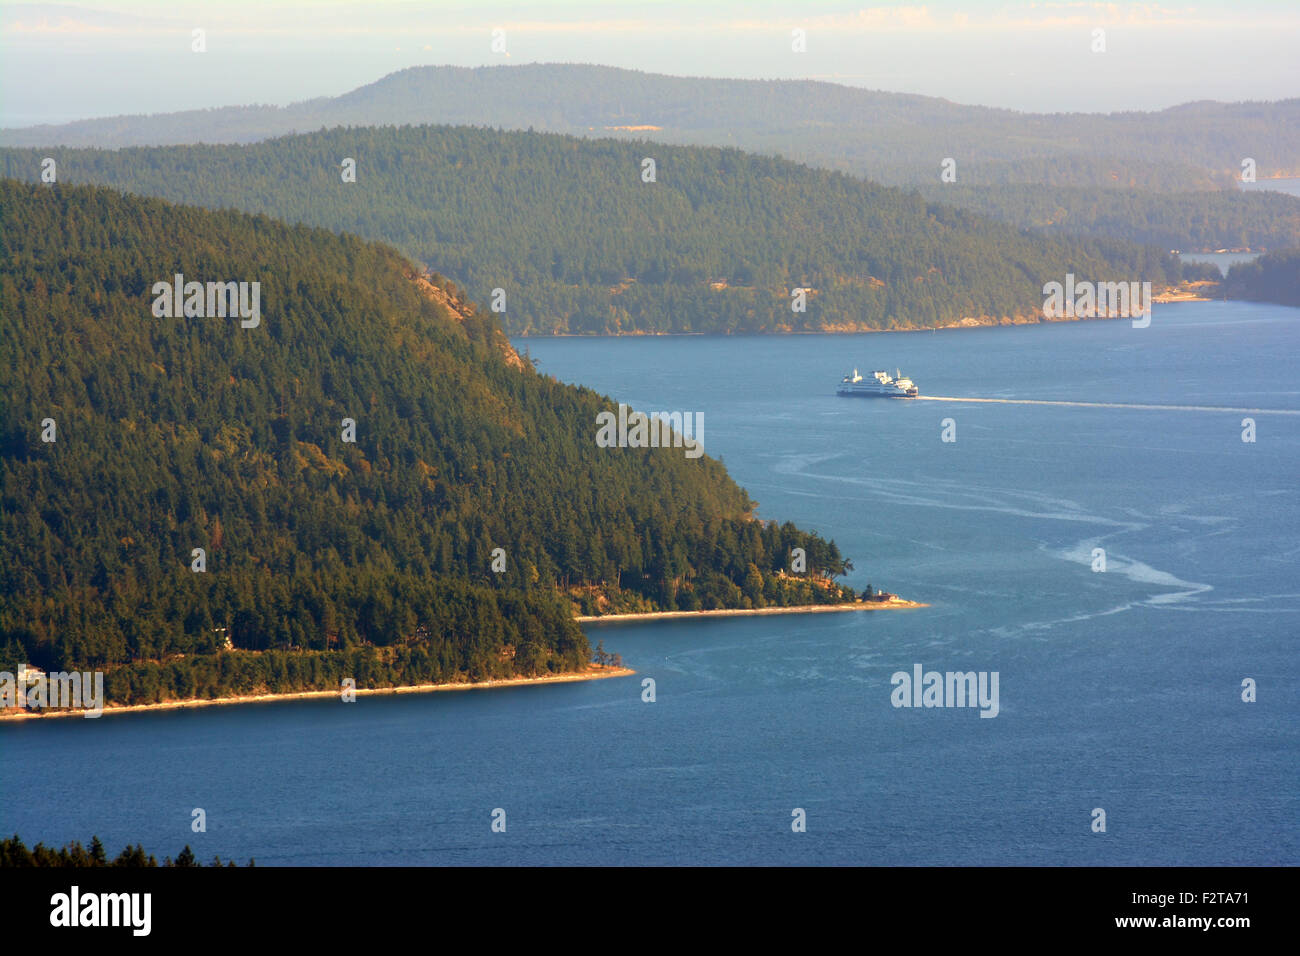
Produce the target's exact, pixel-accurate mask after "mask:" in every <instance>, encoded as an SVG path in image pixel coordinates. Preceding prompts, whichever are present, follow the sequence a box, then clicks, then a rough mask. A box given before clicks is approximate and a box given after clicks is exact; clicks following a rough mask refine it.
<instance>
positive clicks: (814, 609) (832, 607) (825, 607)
mask: <svg viewBox="0 0 1300 956" xmlns="http://www.w3.org/2000/svg"><path fill="white" fill-rule="evenodd" d="M929 606H930V605H928V604H921V603H920V602H918V601H904V600H903V599H902V598H895V599H894V600H892V601H878V602H875V601H873V602H867V601H859V602H855V603H853V604H796V605H792V606H790V607H756V608H751V609H748V610H746V609H743V608H723V609H721V610H717V611H647V612H645V613H639V614H600V615H597V616H595V617H592V616H589V615H588V616H584V617H576V618H574V620H575V621H577V622H578V623H579V624H600V623H603V622H605V621H609V622H614V621H671V620H673V619H675V618H676V619H682V618H691V619H696V618H706V617H750V616H753V615H756V614H829V613H832V612H836V611H891V610H898V609H901V608H909V607H929Z"/></svg>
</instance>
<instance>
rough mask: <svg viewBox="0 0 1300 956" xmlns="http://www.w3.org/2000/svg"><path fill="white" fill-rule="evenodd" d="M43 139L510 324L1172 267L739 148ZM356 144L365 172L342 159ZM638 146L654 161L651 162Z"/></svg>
mask: <svg viewBox="0 0 1300 956" xmlns="http://www.w3.org/2000/svg"><path fill="white" fill-rule="evenodd" d="M54 154H55V155H54V156H53V157H52V158H53V159H55V161H56V163H57V171H58V180H59V182H73V183H84V182H94V183H100V184H105V185H111V186H116V187H119V188H122V189H125V190H129V191H132V192H139V193H145V194H151V195H158V196H162V197H165V198H169V199H173V200H176V201H182V202H187V203H195V204H199V205H204V206H210V207H222V206H234V207H237V208H241V209H245V210H248V211H257V212H266V213H269V214H271V215H274V216H276V217H278V218H282V219H286V220H289V221H291V222H305V223H311V224H314V225H320V226H326V227H329V228H331V229H335V230H342V231H347V232H353V233H357V234H359V235H363V236H366V237H369V238H375V239H383V240H386V241H389V242H392V243H394V244H395V245H397V246H398V247H399V248H400V249H401V250H402V251H403V252H405V253H407V254H408V255H410V256H413V257H415V258H417V259H419V260H421V261H423V262H425V263H429V264H431V265H432V266H433V267H434V268H436V269H438V270H439V271H440V272H442V273H443V274H444V275H447V276H449V277H450V278H452V279H453V280H455V281H457V282H459V283H461V284H463V285H464V286H465V288H466V290H467V291H468V293H469V294H470V296H471V297H472V298H473V299H475V300H476V301H480V302H490V301H492V299H493V290H495V289H500V290H502V291H503V293H504V302H502V303H501V304H503V305H504V307H505V312H504V314H503V315H502V319H503V322H504V324H505V327H506V329H507V331H509V332H511V333H514V334H517V333H530V334H537V333H540V334H548V333H556V332H628V331H645V332H687V331H693V332H758V331H773V330H817V329H835V328H839V329H846V328H870V329H877V328H879V329H899V328H923V327H931V326H938V325H945V324H952V323H957V322H960V321H961V320H963V319H966V318H987V319H993V320H997V319H1003V318H1018V319H1022V320H1029V321H1034V320H1036V319H1037V318H1038V317H1039V316H1040V315H1041V308H1042V286H1043V284H1044V283H1045V282H1048V281H1052V280H1054V279H1055V280H1059V279H1061V278H1062V277H1063V276H1065V275H1066V274H1067V273H1073V274H1075V275H1077V276H1087V277H1091V278H1093V279H1096V280H1099V281H1110V280H1115V281H1135V280H1140V279H1141V280H1149V281H1152V282H1153V283H1155V284H1156V285H1157V286H1159V285H1161V284H1167V283H1171V282H1175V281H1176V280H1177V279H1178V276H1179V266H1178V263H1177V261H1176V259H1175V258H1174V257H1172V256H1169V255H1168V254H1167V251H1166V250H1161V249H1158V248H1156V247H1150V246H1147V247H1144V246H1138V245H1134V244H1130V243H1123V242H1118V241H1111V240H1101V239H1077V240H1076V239H1072V238H1071V239H1066V238H1060V237H1049V238H1043V237H1041V236H1037V235H1027V234H1024V233H1022V232H1021V231H1020V230H1018V229H1016V228H1015V227H1013V226H1010V225H1005V224H1000V223H997V222H992V221H989V220H987V219H985V218H983V217H980V216H978V215H976V214H974V213H970V212H967V211H964V210H961V209H956V208H953V207H950V206H945V205H939V204H935V203H928V202H926V201H925V200H923V199H922V198H920V197H919V196H917V195H915V194H914V193H910V192H906V191H903V190H898V189H891V188H886V187H881V186H877V185H875V184H873V183H870V182H866V181H864V180H861V179H858V178H856V177H852V176H847V175H844V174H840V173H832V172H827V171H824V170H815V169H809V168H808V167H805V166H801V165H798V164H795V163H790V162H787V161H785V160H780V159H775V158H771V157H765V156H755V155H750V154H746V153H741V152H739V151H736V150H723V149H702V148H684V147H669V146H663V145H657V144H649V143H635V142H623V141H616V140H595V141H593V140H583V139H575V138H572V137H567V136H556V135H550V134H541V133H527V132H524V133H519V132H514V133H507V132H499V131H493V130H485V129H474V128H468V127H432V126H423V127H402V128H387V127H381V128H364V129H335V130H328V131H323V132H318V133H310V134H304V135H301V136H292V137H285V138H282V139H277V140H271V141H269V142H264V143H257V144H253V145H248V146H176V147H166V148H140V149H126V150H120V151H108V150H70V149H69V150H55V151H54ZM43 156H44V153H43V151H39V150H4V151H0V172H3V174H4V175H7V176H13V177H17V178H22V179H28V180H34V179H36V178H37V177H38V176H39V174H40V169H41V160H42V157H43ZM349 158H350V159H353V160H355V162H356V181H355V182H345V181H344V177H343V166H342V164H343V162H344V160H345V159H349ZM646 158H651V159H653V160H654V162H655V169H654V181H653V182H646V181H644V179H643V171H644V169H645V166H644V160H645V159H646ZM794 289H807V290H810V291H809V292H808V293H807V302H806V310H805V311H794V310H793V309H792V290H794ZM498 301H500V300H499V299H498Z"/></svg>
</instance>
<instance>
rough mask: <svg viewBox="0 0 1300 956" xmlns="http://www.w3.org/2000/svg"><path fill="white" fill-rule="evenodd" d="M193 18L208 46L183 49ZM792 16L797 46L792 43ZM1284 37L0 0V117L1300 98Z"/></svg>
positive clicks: (1160, 17) (1236, 2)
mask: <svg viewBox="0 0 1300 956" xmlns="http://www.w3.org/2000/svg"><path fill="white" fill-rule="evenodd" d="M195 28H202V29H203V30H204V31H205V33H206V45H207V50H206V52H205V53H202V54H199V53H194V52H192V50H191V45H192V33H191V31H192V30H194V29H195ZM796 28H798V29H802V30H804V31H806V37H807V41H806V45H807V49H806V52H803V53H796V52H794V51H793V50H792V49H791V46H792V40H791V31H792V30H794V29H796ZM494 29H500V30H503V31H504V38H505V47H506V49H505V51H504V52H493V50H492V48H491V44H492V31H493V30H494ZM1095 30H1103V31H1105V34H1104V40H1105V52H1093V50H1092V46H1093V44H1094V31H1095ZM1297 51H1300V0H1276V2H1272V0H1226V2H1219V0H1213V2H1196V3H1179V2H1177V0H1170V2H1165V3H1143V2H1138V3H1073V2H978V0H965V2H959V0H939V2H928V3H910V2H898V3H875V4H870V5H868V4H862V3H842V2H817V0H809V2H799V0H790V2H784V3H779V2H764V0H757V2H743V3H742V2H718V0H685V2H683V0H663V2H653V0H642V2H635V3H617V2H613V0H603V2H575V0H550V2H544V0H514V2H492V0H477V2H476V0H447V2H438V0H434V2H422V0H374V2H355V0H315V2H297V0H269V2H265V3H264V2H258V0H248V2H235V0H227V2H202V3H199V2H188V0H134V2H132V0H121V2H116V0H105V2H99V0H84V2H81V3H78V4H60V3H13V2H6V0H0V125H9V126H13V125H27V124H31V123H38V122H63V121H66V120H69V119H76V118H81V117H88V116H108V115H113V114H118V113H149V112H166V111H170V110H178V109H190V108H196V107H208V106H225V105H232V104H246V103H277V104H284V103H288V102H292V101H294V100H300V99H307V98H310V97H313V96H324V95H334V94H338V93H342V92H345V91H347V90H350V89H353V88H355V87H357V86H360V85H363V84H365V83H369V82H371V81H373V80H376V79H378V78H379V77H381V76H383V75H385V74H387V73H391V72H393V71H394V70H399V69H403V68H405V67H408V66H413V65H420V64H454V65H459V66H479V65H485V64H511V63H530V62H569V63H601V64H608V65H611V66H622V67H629V68H633V69H639V70H648V71H653V72H660V73H671V74H677V75H694V76H735V77H752V78H789V77H804V78H817V79H827V80H834V81H837V82H841V83H846V84H851V85H855V86H865V87H870V88H873V89H881V90H892V91H899V92H909V93H924V94H928V95H932V96H942V97H946V98H948V99H951V100H956V101H958V102H963V103H981V104H988V105H992V106H1006V107H1013V108H1016V109H1024V110H1034V111H1047V112H1051V111H1060V110H1089V111H1110V110H1120V109H1159V108H1162V107H1165V106H1171V105H1173V104H1176V103H1182V102H1187V101H1189V100H1198V99H1217V100H1245V99H1281V98H1284V97H1293V96H1300V65H1298V64H1300V53H1298V52H1297Z"/></svg>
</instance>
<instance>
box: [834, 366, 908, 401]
mask: <svg viewBox="0 0 1300 956" xmlns="http://www.w3.org/2000/svg"><path fill="white" fill-rule="evenodd" d="M835 394H836V395H849V396H860V397H863V398H916V396H917V395H919V394H921V393H920V391H919V390H918V389H917V387H916V385H915V384H914V383H913V382H912V380H911V379H910V378H904V377H903V373H902V372H900V371H899V370H898V369H894V374H893V375H892V376H891V375H890V374H889V373H888V372H872V373H871V378H863V377H862V376H861V375H859V374H858V370H857V369H854V370H853V374H852V375H845V376H844V379H843V381H841V382H840V387H839V388H838V389H837V390H836V392H835Z"/></svg>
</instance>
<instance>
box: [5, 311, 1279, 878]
mask: <svg viewBox="0 0 1300 956" xmlns="http://www.w3.org/2000/svg"><path fill="white" fill-rule="evenodd" d="M521 344H526V345H527V347H528V349H529V350H530V352H531V354H532V356H533V357H534V358H537V359H539V360H540V369H541V371H543V372H546V373H550V374H553V375H556V376H557V377H559V378H561V379H563V380H566V381H572V382H582V383H584V384H587V385H591V386H593V387H595V388H597V389H599V390H601V391H603V392H606V393H608V394H611V395H615V396H617V397H619V398H621V399H623V400H625V401H628V402H629V403H631V404H633V405H636V406H639V407H641V408H643V409H645V410H647V411H653V410H663V411H674V410H676V411H689V412H696V411H698V412H702V413H703V414H704V420H705V432H704V444H705V448H706V450H707V451H708V453H709V454H711V455H720V456H721V457H722V458H723V459H724V460H725V461H726V463H727V465H728V467H729V469H730V471H731V473H732V474H733V475H734V477H735V478H736V479H737V480H738V481H739V482H740V483H741V484H743V485H744V486H745V487H746V488H748V489H749V491H750V493H751V495H753V497H755V498H756V499H758V500H759V501H760V503H761V506H760V515H761V516H763V517H779V518H781V519H782V520H785V519H791V520H794V521H796V522H797V523H799V524H800V525H802V526H805V527H808V528H813V529H816V530H818V531H819V532H821V533H822V534H824V535H827V536H830V537H833V538H834V539H835V540H836V542H837V543H838V544H839V546H840V548H841V549H842V551H843V552H844V553H845V554H847V555H848V556H850V557H851V558H852V559H853V560H854V563H855V565H856V570H855V571H854V572H853V574H852V575H851V577H850V580H851V582H852V583H853V584H854V585H855V586H857V587H862V586H864V585H865V584H866V583H867V582H868V581H870V582H871V583H873V584H875V585H876V586H878V587H885V588H888V589H889V590H893V591H897V592H899V593H901V594H903V595H904V596H906V597H910V598H914V599H918V600H924V601H927V602H929V603H930V604H931V607H929V608H924V609H918V610H913V611H885V612H876V613H854V614H828V615H814V616H798V617H785V618H756V619H743V618H742V619H730V620H700V621H685V622H671V623H654V624H605V625H598V626H593V627H591V628H590V629H589V631H588V633H589V635H590V636H591V637H592V641H593V643H594V642H595V640H596V637H597V635H598V636H599V637H600V638H601V639H603V640H604V643H605V646H606V648H607V649H608V650H610V651H617V652H619V653H620V654H622V656H623V658H624V659H625V661H626V662H627V663H628V664H630V665H631V666H632V667H635V668H636V669H637V670H638V672H639V673H638V675H637V676H636V677H632V678H623V679H614V680H605V681H597V682H591V683H584V684H568V685H559V686H550V687H532V688H518V689H509V690H499V691H472V692H465V693H454V694H432V695H415V696H405V697H379V698H375V697H371V698H362V699H360V700H359V701H358V702H357V703H355V704H342V703H337V702H333V701H328V702H317V701H312V702H301V703H280V704H267V705H257V706H248V707H228V708H209V709H206V710H202V711H194V712H188V713H185V712H178V713H168V714H150V715H117V716H111V717H104V718H102V719H100V720H98V721H91V720H81V719H71V720H59V721H43V722H31V723H29V724H27V725H23V726H14V725H6V726H3V727H2V728H0V753H3V757H4V759H3V761H2V762H0V831H3V832H5V833H12V832H15V831H16V832H18V833H21V834H22V835H23V836H24V837H25V838H26V839H27V840H28V841H29V842H34V841H35V840H37V839H42V840H45V841H46V842H47V843H62V842H64V841H67V840H71V839H80V840H83V841H84V840H87V839H88V838H89V836H90V834H91V833H98V834H99V835H100V836H101V838H103V839H104V840H105V842H106V844H107V845H108V846H109V848H110V849H112V850H116V849H117V848H119V847H120V846H121V845H123V844H125V843H127V842H128V841H129V842H136V841H140V842H142V843H143V844H144V845H145V847H146V848H147V849H149V850H150V851H152V852H155V853H157V854H159V855H160V856H161V855H162V854H164V853H167V854H175V853H176V852H177V851H178V850H179V849H180V848H181V846H182V845H184V844H185V843H190V844H191V845H193V846H194V847H195V849H196V851H197V852H199V853H200V855H201V856H208V857H210V856H211V855H212V854H213V853H220V854H221V855H222V856H223V857H226V856H231V855H233V856H235V857H237V858H240V859H244V858H247V857H249V856H254V857H256V858H257V860H258V862H259V863H260V864H342V863H365V864H399V863H402V864H441V863H487V864H497V863H500V864H509V863H524V864H565V863H616V864H617V863H774V864H794V863H855V864H1016V863H1025V864H1044V865H1074V864H1243V863H1252V864H1253V863H1284V864H1291V865H1294V864H1297V863H1300V837H1298V836H1297V826H1296V824H1297V818H1298V813H1297V811H1300V801H1297V797H1296V781H1297V778H1298V776H1300V774H1298V773H1297V771H1298V770H1300V757H1298V755H1300V730H1298V725H1297V720H1296V718H1297V715H1298V714H1300V693H1298V688H1300V684H1298V681H1297V676H1298V675H1297V654H1296V632H1297V624H1300V581H1298V580H1297V575H1296V568H1297V564H1298V563H1300V560H1298V559H1300V502H1298V501H1297V476H1298V475H1300V415H1294V414H1293V415H1285V414H1272V413H1265V412H1256V413H1251V414H1250V416H1249V417H1252V418H1254V420H1255V422H1256V430H1257V440H1256V441H1255V442H1254V443H1245V442H1243V441H1242V440H1241V434H1242V424H1241V421H1242V419H1243V418H1244V417H1247V415H1246V414H1245V413H1241V412H1235V411H1234V412H1216V411H1197V410H1192V409H1190V408H1182V409H1179V408H1169V409H1159V410H1153V409H1138V408H1096V407H1086V406H1068V405H1054V406H1040V405H1017V404H971V403H959V402H947V401H934V400H931V399H927V400H922V401H914V402H900V401H880V400H877V401H864V400H853V399H839V398H836V397H835V396H834V385H835V383H836V382H838V380H839V378H840V376H841V375H842V374H844V372H846V371H848V370H849V368H851V367H852V366H853V365H857V366H858V367H859V368H861V369H862V370H864V371H867V370H870V369H873V368H884V367H888V368H890V369H892V368H893V367H895V366H900V367H901V368H902V369H903V371H904V372H905V373H907V374H908V375H910V376H911V377H912V378H914V379H915V380H916V382H917V384H918V385H919V387H920V389H921V392H922V394H923V395H926V396H934V395H941V396H951V397H983V398H1002V399H1008V400H1017V399H1040V400H1061V401H1078V402H1097V401H1101V402H1113V403H1131V404H1161V405H1173V406H1179V405H1181V406H1204V405H1214V406H1229V407H1246V408H1255V409H1281V410H1291V411H1293V412H1294V411H1300V375H1298V374H1297V371H1298V369H1297V356H1298V355H1300V310H1294V309H1285V308H1281V307H1273V306H1267V305H1248V304H1239V303H1192V304H1179V305H1174V306H1164V307H1162V306H1156V309H1155V313H1154V317H1153V320H1152V323H1151V326H1150V327H1149V328H1147V329H1134V328H1132V327H1131V323H1130V322H1128V321H1127V320H1117V321H1109V322H1084V323H1070V324H1060V325H1048V326H1035V327H1021V328H1007V329H975V330H961V331H949V332H937V333H904V334H891V335H880V334H878V335H840V336H795V337H783V338H734V339H731V338H701V337H682V338H627V339H553V340H528V341H527V342H526V343H521ZM944 418H952V419H953V421H954V424H955V428H956V439H957V440H956V441H955V442H952V443H945V442H942V441H941V440H940V439H941V420H942V419H944ZM594 427H595V426H594V423H593V435H594ZM1094 547H1101V548H1104V549H1105V550H1106V554H1107V570H1106V571H1105V572H1104V573H1095V572H1093V571H1092V570H1091V562H1092V549H1093V548H1094ZM918 663H919V664H922V665H923V666H924V667H925V669H927V670H930V669H934V670H939V671H947V670H963V671H965V670H975V671H997V672H998V673H999V676H1000V694H999V703H1000V713H999V715H998V716H997V717H996V718H994V719H981V718H980V717H979V716H978V712H977V711H976V710H974V709H956V708H954V709H924V708H921V709H895V708H894V707H892V706H891V703H890V692H891V690H892V687H891V684H890V676H891V675H892V674H893V673H894V672H895V671H899V670H903V671H911V669H912V667H913V665H914V664H918ZM644 677H650V678H653V679H654V680H655V682H656V696H657V700H656V701H655V702H654V703H644V702H643V701H642V700H641V690H642V684H641V680H642V678H644ZM1248 677H1249V678H1253V679H1254V680H1255V681H1256V682H1257V685H1258V701H1257V702H1256V703H1244V702H1242V700H1241V682H1242V680H1243V678H1248ZM195 807H202V808H203V809H204V810H205V811H206V814H207V832H206V833H193V832H192V831H191V828H190V820H191V811H192V810H193V809H194V808H195ZM494 808H502V809H504V810H505V811H506V823H507V826H506V832H505V833H493V832H492V831H491V828H490V824H491V814H492V811H493V810H494ZM795 808H802V809H803V810H804V811H805V812H806V814H807V832H805V833H795V832H792V830H791V820H792V811H793V810H794V809H795ZM1094 808H1102V809H1104V810H1105V812H1106V814H1107V829H1106V832H1105V833H1093V832H1092V831H1091V829H1090V824H1091V821H1092V815H1091V814H1092V811H1093V809H1094Z"/></svg>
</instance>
